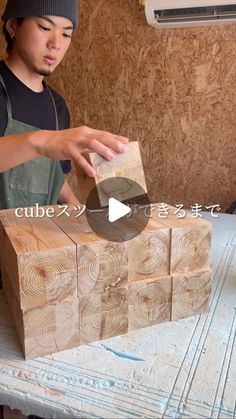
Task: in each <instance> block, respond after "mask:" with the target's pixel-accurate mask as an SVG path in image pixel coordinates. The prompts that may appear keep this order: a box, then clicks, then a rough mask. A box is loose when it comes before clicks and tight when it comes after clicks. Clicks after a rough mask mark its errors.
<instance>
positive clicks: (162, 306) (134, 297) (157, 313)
mask: <svg viewBox="0 0 236 419" xmlns="http://www.w3.org/2000/svg"><path fill="white" fill-rule="evenodd" d="M171 286H172V285H171V277H170V276H167V277H164V278H160V279H158V280H150V279H149V280H146V281H139V282H135V283H133V284H130V285H129V330H135V329H138V328H141V327H146V326H151V325H153V324H157V323H161V322H165V321H170V319H171Z"/></svg>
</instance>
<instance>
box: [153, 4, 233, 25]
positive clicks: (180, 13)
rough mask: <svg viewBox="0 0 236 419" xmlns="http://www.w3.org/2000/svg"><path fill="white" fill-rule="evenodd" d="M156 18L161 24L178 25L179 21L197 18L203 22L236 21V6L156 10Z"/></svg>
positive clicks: (189, 20)
mask: <svg viewBox="0 0 236 419" xmlns="http://www.w3.org/2000/svg"><path fill="white" fill-rule="evenodd" d="M154 16H155V19H156V21H157V22H158V23H161V24H165V23H174V22H176V23H177V22H178V21H179V22H180V21H181V22H183V23H184V22H191V21H194V20H195V19H196V16H197V18H198V19H200V20H201V21H202V22H203V21H207V20H211V21H212V20H216V19H223V20H226V19H235V18H236V5H225V6H208V7H189V8H180V9H179V8H178V9H177V8H175V9H167V10H154Z"/></svg>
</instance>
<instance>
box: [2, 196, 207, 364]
mask: <svg viewBox="0 0 236 419" xmlns="http://www.w3.org/2000/svg"><path fill="white" fill-rule="evenodd" d="M158 208H159V207H158V204H156V205H154V206H153V211H152V214H151V217H150V219H149V222H148V224H147V226H146V228H145V229H144V231H143V232H142V233H141V234H139V235H138V236H137V237H135V238H133V239H132V240H129V241H125V242H110V241H107V240H105V239H102V238H100V237H99V236H98V235H96V234H95V233H94V232H93V231H92V230H91V228H90V227H89V225H88V223H87V220H86V216H85V214H83V215H82V216H80V217H77V212H76V211H73V210H71V211H70V216H69V217H68V216H67V215H66V214H65V215H64V216H60V217H59V216H54V217H52V218H49V217H44V218H28V217H25V216H24V217H22V218H19V217H17V216H16V215H15V211H14V210H3V211H1V212H0V220H1V224H0V246H1V247H0V249H1V270H2V276H3V288H4V294H5V297H6V300H7V302H8V304H9V308H10V310H11V313H12V316H13V319H14V321H15V324H16V328H17V332H18V335H19V339H20V342H21V346H22V349H23V352H24V355H25V358H26V359H30V358H34V357H37V356H43V355H46V354H49V353H53V352H57V351H61V350H64V349H68V348H72V347H75V346H79V345H83V344H87V343H90V342H94V341H98V340H101V339H105V338H109V337H112V336H116V335H121V334H124V333H127V332H129V331H132V330H135V329H138V328H142V327H146V326H150V325H154V324H157V323H160V322H166V321H176V320H179V319H181V318H184V317H188V316H192V315H196V314H200V313H204V312H206V311H208V308H209V301H210V296H211V281H212V271H211V269H210V247H211V224H210V223H209V222H207V221H206V220H204V219H200V218H197V219H195V218H193V217H192V216H191V215H186V216H185V217H184V218H178V217H177V216H176V214H175V210H176V208H173V207H169V214H168V216H167V218H160V216H159V212H158ZM54 209H55V214H56V215H58V208H57V207H54Z"/></svg>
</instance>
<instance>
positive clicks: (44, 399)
mask: <svg viewBox="0 0 236 419" xmlns="http://www.w3.org/2000/svg"><path fill="white" fill-rule="evenodd" d="M205 216H206V215H205ZM207 218H209V220H210V221H212V222H213V224H214V228H213V251H212V266H213V269H214V280H213V293H212V303H211V308H210V312H209V314H204V315H201V316H195V317H191V318H188V319H184V320H181V321H179V322H173V323H165V324H160V325H157V326H153V327H149V328H146V329H143V330H138V331H135V332H132V333H129V334H128V335H125V336H122V337H116V338H112V339H109V340H106V341H102V342H99V343H96V344H92V345H87V346H82V347H79V348H76V349H73V350H69V351H65V352H61V353H58V354H56V355H52V356H47V357H43V358H37V359H36V360H33V361H24V360H23V358H22V354H21V351H20V348H19V344H18V341H17V337H16V331H15V329H14V326H13V323H12V320H11V317H10V314H9V310H8V307H7V306H6V304H5V301H4V297H3V295H2V293H1V292H0V313H1V315H0V404H6V405H8V406H10V407H11V408H16V409H19V410H22V411H23V413H24V414H37V415H39V416H42V417H47V418H72V417H83V418H85V417H89V418H90V417H91V418H92V417H99V418H122V419H123V418H138V417H140V418H141V417H142V418H143V417H148V418H150V417H154V418H159V417H163V418H174V417H178V418H209V417H212V418H216V417H219V418H233V417H236V416H235V415H236V341H235V325H236V216H235V215H226V214H221V215H220V216H219V218H217V219H214V218H212V217H211V216H210V215H207Z"/></svg>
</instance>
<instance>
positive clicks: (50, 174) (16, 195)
mask: <svg viewBox="0 0 236 419" xmlns="http://www.w3.org/2000/svg"><path fill="white" fill-rule="evenodd" d="M0 83H1V85H2V87H3V91H4V94H5V100H6V109H7V116H8V122H7V126H6V130H5V133H4V136H6V135H12V134H19V133H23V132H30V131H36V130H38V129H39V128H36V127H33V126H31V125H28V124H25V123H23V122H20V121H17V120H15V119H13V118H12V108H11V102H10V98H9V95H8V93H7V89H6V86H5V83H4V81H3V79H2V77H1V75H0ZM47 89H48V91H49V93H50V96H51V99H52V103H53V106H54V110H55V120H56V129H57V130H58V117H57V110H56V105H55V102H54V99H53V96H52V93H51V92H50V89H49V88H48V87H47ZM0 141H1V139H0ZM0 147H1V146H0ZM0 150H1V148H0ZM63 184H64V174H63V171H62V169H61V165H60V162H59V161H54V160H50V159H48V158H46V157H39V158H37V159H34V160H31V161H29V162H27V163H24V164H21V165H19V166H17V167H15V168H13V169H10V170H7V171H6V172H3V173H0V209H5V208H18V207H29V206H34V205H36V204H39V205H40V206H41V205H50V204H56V203H57V202H58V197H59V194H60V190H61V188H62V186H63Z"/></svg>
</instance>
